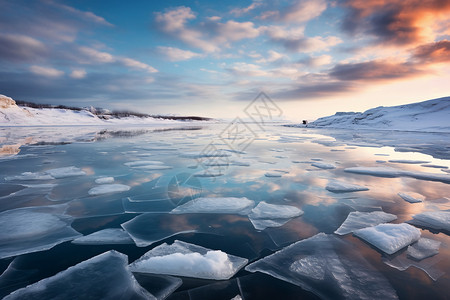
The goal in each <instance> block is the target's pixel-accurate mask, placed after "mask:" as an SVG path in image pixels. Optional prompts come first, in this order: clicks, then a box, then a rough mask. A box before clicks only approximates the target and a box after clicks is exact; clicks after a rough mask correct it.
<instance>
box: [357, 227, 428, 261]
mask: <svg viewBox="0 0 450 300" xmlns="http://www.w3.org/2000/svg"><path fill="white" fill-rule="evenodd" d="M354 234H355V235H356V236H357V237H359V238H360V239H363V240H365V241H366V242H368V243H369V244H371V245H373V246H375V247H376V248H378V249H380V250H381V251H383V252H385V253H387V254H394V253H395V252H397V251H399V250H401V249H403V248H405V247H406V246H408V245H410V244H412V243H414V242H415V241H417V240H418V239H419V238H420V230H419V229H417V228H415V227H414V226H411V225H409V224H406V223H402V224H380V225H377V226H374V227H367V228H363V229H359V230H356V231H355V232H354Z"/></svg>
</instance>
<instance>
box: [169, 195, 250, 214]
mask: <svg viewBox="0 0 450 300" xmlns="http://www.w3.org/2000/svg"><path fill="white" fill-rule="evenodd" d="M254 205H255V202H254V201H253V200H249V199H247V198H245V197H242V198H235V197H216V198H212V197H208V198H203V197H202V198H197V199H194V200H191V201H189V202H187V203H185V204H183V205H180V206H178V207H176V208H174V209H173V210H172V211H171V212H170V213H171V214H186V213H223V214H241V215H246V214H248V213H249V212H250V210H251V209H252V208H253V206H254Z"/></svg>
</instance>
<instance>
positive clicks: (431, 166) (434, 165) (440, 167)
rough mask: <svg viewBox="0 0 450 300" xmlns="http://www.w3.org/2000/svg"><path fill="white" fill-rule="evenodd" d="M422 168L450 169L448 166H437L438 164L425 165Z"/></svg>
mask: <svg viewBox="0 0 450 300" xmlns="http://www.w3.org/2000/svg"><path fill="white" fill-rule="evenodd" d="M421 166H422V167H426V168H436V169H448V167H447V166H443V165H436V164H424V165H421Z"/></svg>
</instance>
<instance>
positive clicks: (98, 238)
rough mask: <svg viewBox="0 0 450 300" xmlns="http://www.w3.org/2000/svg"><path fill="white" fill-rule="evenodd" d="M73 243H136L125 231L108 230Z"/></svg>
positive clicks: (86, 236)
mask: <svg viewBox="0 0 450 300" xmlns="http://www.w3.org/2000/svg"><path fill="white" fill-rule="evenodd" d="M72 243H74V244H79V245H113V244H134V241H133V239H132V238H131V237H130V236H129V235H128V233H127V232H126V231H125V230H123V229H120V228H107V229H103V230H99V231H96V232H94V233H91V234H89V235H85V236H82V237H79V238H77V239H75V240H73V241H72Z"/></svg>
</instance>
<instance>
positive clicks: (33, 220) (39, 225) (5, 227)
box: [0, 205, 81, 259]
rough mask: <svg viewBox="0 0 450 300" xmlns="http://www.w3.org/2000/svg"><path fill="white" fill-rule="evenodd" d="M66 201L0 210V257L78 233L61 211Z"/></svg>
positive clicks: (44, 247) (52, 243)
mask: <svg viewBox="0 0 450 300" xmlns="http://www.w3.org/2000/svg"><path fill="white" fill-rule="evenodd" d="M66 208H67V206H66V205H54V206H43V207H29V208H18V209H13V210H8V211H5V212H2V213H0V228H2V230H1V233H0V259H1V258H6V257H11V256H17V255H21V254H26V253H32V252H37V251H43V250H48V249H50V248H52V247H53V246H55V245H58V244H61V243H63V242H66V241H70V240H73V239H75V238H77V237H80V236H81V234H80V233H78V232H77V231H75V230H74V229H73V228H72V227H71V226H70V224H71V223H72V220H73V219H72V218H71V217H69V216H66V215H63V214H64V211H65V209H66Z"/></svg>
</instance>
